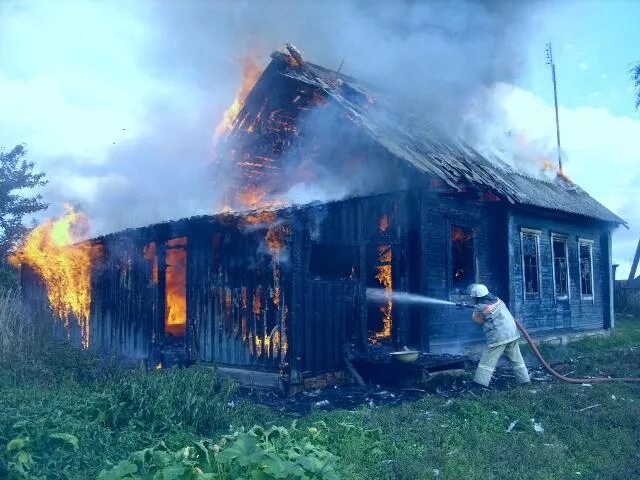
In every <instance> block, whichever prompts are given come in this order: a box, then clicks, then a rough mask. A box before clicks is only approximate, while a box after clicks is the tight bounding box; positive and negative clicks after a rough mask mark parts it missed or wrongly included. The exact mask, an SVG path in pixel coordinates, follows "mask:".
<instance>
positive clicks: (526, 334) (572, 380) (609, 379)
mask: <svg viewBox="0 0 640 480" xmlns="http://www.w3.org/2000/svg"><path fill="white" fill-rule="evenodd" d="M514 320H515V322H516V327H518V330H520V332H522V335H524V338H525V340H526V341H527V343H529V346H530V347H531V350H533V353H534V354H535V356H536V357H537V358H538V360H540V363H541V364H542V366H543V367H544V368H545V370H547V371H548V372H549V373H550V374H551V375H553V376H554V377H556V378H557V379H558V380H562V381H564V382H569V383H603V382H634V383H635V382H640V378H639V377H618V378H614V377H594V378H570V377H565V376H564V375H561V374H560V373H558V372H556V371H555V370H554V369H553V368H552V367H551V365H549V364H548V363H547V361H546V360H545V359H544V357H543V356H542V354H541V353H540V350H538V347H537V346H536V344H535V343H534V341H533V339H532V338H531V337H530V336H529V332H527V330H526V329H525V328H524V325H522V323H520V321H519V320H518V319H516V318H514Z"/></svg>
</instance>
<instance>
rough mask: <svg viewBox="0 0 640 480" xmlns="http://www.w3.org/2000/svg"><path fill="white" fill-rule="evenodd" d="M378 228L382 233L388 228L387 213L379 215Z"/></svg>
mask: <svg viewBox="0 0 640 480" xmlns="http://www.w3.org/2000/svg"><path fill="white" fill-rule="evenodd" d="M378 229H379V230H380V233H384V232H386V231H387V230H388V229H389V215H387V214H386V213H385V214H384V215H382V216H381V217H380V222H379V224H378Z"/></svg>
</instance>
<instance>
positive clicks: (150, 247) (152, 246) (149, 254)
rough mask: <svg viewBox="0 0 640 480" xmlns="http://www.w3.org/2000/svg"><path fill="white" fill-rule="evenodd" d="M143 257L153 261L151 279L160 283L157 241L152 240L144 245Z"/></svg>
mask: <svg viewBox="0 0 640 480" xmlns="http://www.w3.org/2000/svg"><path fill="white" fill-rule="evenodd" d="M142 254H143V257H144V259H145V260H146V261H148V262H151V281H152V282H153V283H154V284H156V285H157V284H158V253H157V251H156V242H150V243H148V244H147V245H145V246H144V248H143V250H142Z"/></svg>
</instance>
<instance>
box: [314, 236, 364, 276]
mask: <svg viewBox="0 0 640 480" xmlns="http://www.w3.org/2000/svg"><path fill="white" fill-rule="evenodd" d="M359 263H360V249H359V248H358V247H345V246H336V245H320V244H316V243H314V244H312V245H311V250H310V252H309V277H310V278H312V279H313V280H334V281H335V280H339V281H356V280H358V279H359V271H358V270H359V268H358V265H359Z"/></svg>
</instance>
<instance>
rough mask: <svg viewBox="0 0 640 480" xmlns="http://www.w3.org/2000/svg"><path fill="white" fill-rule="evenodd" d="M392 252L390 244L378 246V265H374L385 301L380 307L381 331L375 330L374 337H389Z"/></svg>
mask: <svg viewBox="0 0 640 480" xmlns="http://www.w3.org/2000/svg"><path fill="white" fill-rule="evenodd" d="M392 259H393V257H392V252H391V245H380V246H379V247H378V262H380V265H378V266H376V271H377V272H378V273H377V274H376V277H375V278H376V280H378V282H380V284H381V285H382V287H383V288H384V294H385V298H386V299H387V302H386V303H385V304H384V305H383V306H382V307H380V311H381V312H382V331H380V332H376V333H375V337H376V338H390V337H391V326H392V324H393V316H392V313H393V300H392V295H393V270H392V265H391V261H392Z"/></svg>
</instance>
